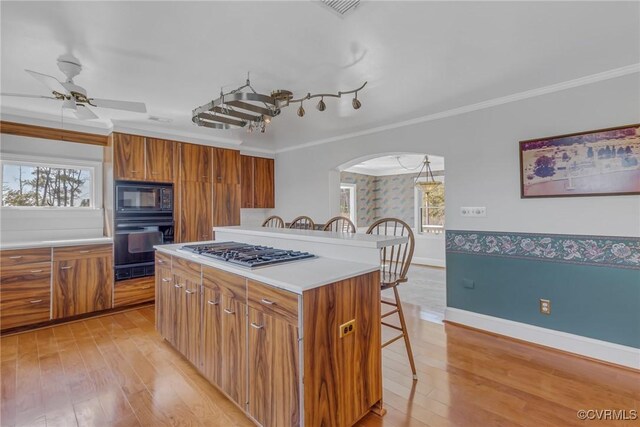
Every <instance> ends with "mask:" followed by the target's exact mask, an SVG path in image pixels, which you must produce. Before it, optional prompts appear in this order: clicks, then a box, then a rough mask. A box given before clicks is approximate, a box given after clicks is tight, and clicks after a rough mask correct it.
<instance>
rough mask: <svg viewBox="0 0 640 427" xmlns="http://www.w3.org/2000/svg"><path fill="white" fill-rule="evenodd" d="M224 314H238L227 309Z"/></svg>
mask: <svg viewBox="0 0 640 427" xmlns="http://www.w3.org/2000/svg"><path fill="white" fill-rule="evenodd" d="M224 312H225V313H227V314H236V312H235V311H233V310H231V309H230V308H225V309H224Z"/></svg>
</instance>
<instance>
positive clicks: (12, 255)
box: [0, 248, 51, 269]
mask: <svg viewBox="0 0 640 427" xmlns="http://www.w3.org/2000/svg"><path fill="white" fill-rule="evenodd" d="M0 257H1V260H0V261H1V262H2V268H3V269H4V268H6V267H8V266H11V265H20V264H29V263H32V262H45V261H51V248H36V249H14V250H5V251H2V252H0Z"/></svg>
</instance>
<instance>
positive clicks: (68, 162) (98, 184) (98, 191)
mask: <svg viewBox="0 0 640 427" xmlns="http://www.w3.org/2000/svg"><path fill="white" fill-rule="evenodd" d="M7 163H9V164H11V165H22V166H35V167H38V166H44V167H53V168H62V169H65V168H66V169H76V168H77V169H84V170H89V171H90V174H91V195H90V202H89V206H84V207H83V206H5V205H4V202H3V199H4V197H0V209H25V210H26V209H31V210H46V209H56V210H65V209H66V210H74V211H75V210H81V211H89V210H98V209H102V202H103V201H102V162H97V161H93V160H84V159H67V158H60V157H50V158H47V157H41V156H32V155H24V154H12V153H2V158H0V180H2V182H3V183H4V167H5V165H6V164H7ZM3 196H4V195H3Z"/></svg>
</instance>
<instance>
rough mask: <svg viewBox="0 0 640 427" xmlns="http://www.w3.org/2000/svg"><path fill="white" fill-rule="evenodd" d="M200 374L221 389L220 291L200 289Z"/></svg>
mask: <svg viewBox="0 0 640 427" xmlns="http://www.w3.org/2000/svg"><path fill="white" fill-rule="evenodd" d="M202 300H203V304H202V310H203V312H202V361H201V369H202V374H203V375H204V376H205V378H206V379H208V380H209V382H211V383H212V384H214V385H216V386H217V387H219V388H222V300H221V295H220V291H219V290H217V289H212V288H210V287H207V286H206V285H205V286H203V287H202Z"/></svg>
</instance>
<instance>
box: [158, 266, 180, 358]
mask: <svg viewBox="0 0 640 427" xmlns="http://www.w3.org/2000/svg"><path fill="white" fill-rule="evenodd" d="M175 289H176V288H175V287H174V285H173V274H172V273H171V264H169V265H168V266H167V265H164V264H161V263H159V262H158V261H157V260H156V329H157V331H158V332H159V333H160V335H162V336H163V337H164V338H165V339H166V340H167V341H169V342H170V343H171V344H173V345H174V346H175V345H176V339H175V337H176V322H175V319H176V303H175V299H176V298H175V295H176V290H175Z"/></svg>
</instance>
